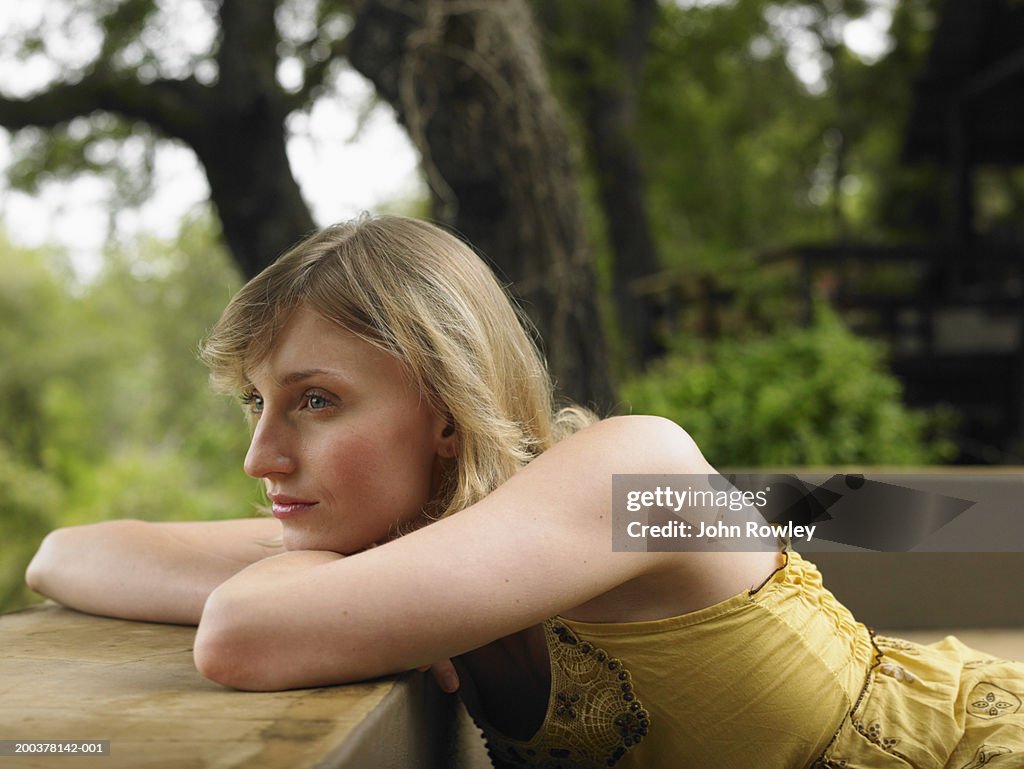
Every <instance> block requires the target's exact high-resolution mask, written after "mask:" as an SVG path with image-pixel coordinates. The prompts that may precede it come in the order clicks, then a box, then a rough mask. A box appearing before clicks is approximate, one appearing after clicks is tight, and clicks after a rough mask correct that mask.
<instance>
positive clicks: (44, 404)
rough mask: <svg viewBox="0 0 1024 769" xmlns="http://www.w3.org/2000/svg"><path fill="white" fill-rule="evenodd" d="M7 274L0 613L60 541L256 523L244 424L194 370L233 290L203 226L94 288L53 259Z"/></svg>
mask: <svg viewBox="0 0 1024 769" xmlns="http://www.w3.org/2000/svg"><path fill="white" fill-rule="evenodd" d="M0 270H2V272H3V274H4V276H5V279H4V281H3V282H2V283H0V360H2V361H3V365H2V367H0V499H3V500H4V503H3V504H4V508H3V516H2V517H0V521H2V523H0V527H2V528H0V534H2V536H3V537H4V542H5V547H4V551H3V557H2V559H0V610H3V609H4V608H10V607H11V606H12V605H17V604H19V603H21V602H22V601H23V600H24V598H25V594H24V592H23V590H22V588H21V580H22V576H21V575H22V573H23V571H24V568H25V566H26V564H27V562H28V559H29V557H30V556H31V554H32V552H34V550H35V548H36V547H37V546H38V544H39V540H40V539H41V538H42V536H43V535H44V534H45V532H46V531H47V530H49V529H52V528H54V527H55V526H60V525H69V524H77V523H86V522H92V521H98V520H104V519H109V518H121V517H132V518H142V519H149V520H167V519H181V520H184V519H192V520H194V519H212V518H228V517H235V516H239V515H246V514H251V512H252V505H253V504H254V503H255V502H256V493H255V490H256V485H255V483H254V482H253V481H252V480H251V479H249V478H247V477H246V476H245V475H244V473H243V472H242V470H241V458H242V456H243V455H244V452H245V445H246V440H247V432H246V428H245V426H244V425H245V422H244V419H243V418H242V416H241V412H240V410H239V409H238V407H237V404H234V403H231V402H230V399H225V398H222V397H219V396H216V395H214V394H213V393H212V392H210V390H209V388H208V386H207V382H206V378H207V374H206V370H205V368H204V367H203V365H202V364H201V363H200V362H199V361H198V359H197V357H196V349H197V344H198V342H199V340H200V338H201V337H202V336H203V334H204V333H205V332H206V330H207V329H208V328H209V326H210V325H212V323H213V322H214V321H215V320H216V318H217V316H218V315H219V313H220V311H221V309H222V308H223V306H224V304H225V303H226V302H227V299H228V298H229V297H230V295H231V293H232V292H233V290H234V289H235V288H236V287H237V285H238V282H239V280H238V277H237V275H236V274H235V272H234V270H233V268H232V267H231V266H230V264H229V261H228V259H227V257H226V255H225V254H224V252H223V250H222V249H221V248H220V246H218V245H217V244H216V234H215V232H213V231H211V227H210V226H209V223H208V222H206V221H200V222H190V223H186V224H185V226H184V227H183V229H182V231H181V234H180V236H179V238H178V239H177V241H175V242H161V241H158V240H155V239H144V240H140V241H139V242H136V243H131V244H125V245H122V246H120V247H116V248H112V249H111V250H110V253H108V255H107V260H106V264H105V267H104V269H103V271H102V272H101V274H100V275H99V276H98V277H97V278H96V279H95V281H93V282H91V283H89V284H86V285H82V284H81V283H80V282H78V281H77V280H76V279H75V277H74V275H73V273H71V272H70V271H69V270H68V269H66V268H61V267H60V266H59V260H57V259H56V258H55V257H54V255H53V254H50V253H47V252H46V251H45V250H25V249H17V248H14V247H12V246H10V245H9V244H2V243H0Z"/></svg>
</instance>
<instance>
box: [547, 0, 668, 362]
mask: <svg viewBox="0 0 1024 769" xmlns="http://www.w3.org/2000/svg"><path fill="white" fill-rule="evenodd" d="M537 8H538V12H539V13H540V14H541V16H540V18H541V19H542V23H543V24H544V27H545V29H548V30H551V31H553V32H554V33H556V34H557V35H558V36H559V37H562V38H564V39H568V40H581V39H582V44H576V45H566V46H563V47H562V49H558V48H555V49H554V50H553V51H552V53H553V55H554V56H559V58H558V59H556V60H555V61H556V63H557V65H558V66H559V67H560V68H561V69H563V70H565V71H567V72H570V73H571V74H572V86H571V88H570V89H569V91H570V93H569V94H567V98H568V100H569V101H570V103H571V104H572V106H573V110H574V111H575V112H576V113H577V114H578V115H579V116H580V120H581V126H580V128H581V133H582V136H583V139H584V141H585V142H586V144H587V155H588V158H589V160H590V164H591V167H592V168H593V172H594V176H595V181H596V182H597V193H598V198H599V202H600V205H601V211H602V213H603V214H604V220H605V223H606V225H607V228H608V241H609V243H610V245H611V251H612V296H613V298H614V299H615V309H616V312H617V315H618V321H619V324H618V325H619V328H620V329H621V331H622V336H623V339H622V342H623V344H622V348H623V349H622V356H623V358H624V361H623V362H624V363H625V364H626V365H636V364H638V363H641V362H642V361H644V360H646V359H648V358H650V357H652V355H653V354H654V352H655V348H654V347H653V346H652V341H653V340H652V337H651V333H650V329H649V328H648V325H649V323H648V319H646V318H644V317H643V314H642V310H643V308H642V307H641V302H640V300H639V298H638V297H637V296H636V295H635V294H634V293H633V292H632V291H631V289H630V286H631V284H632V283H633V282H634V281H635V280H636V279H637V278H640V277H643V276H645V275H650V274H651V273H654V272H657V271H658V269H659V268H660V261H659V259H658V252H657V246H656V245H655V242H654V235H653V233H652V232H651V225H650V217H649V216H648V207H647V178H646V175H645V173H644V168H643V161H642V159H641V155H640V150H639V148H638V146H637V140H636V135H635V134H636V124H637V111H638V104H637V101H638V99H639V94H640V88H641V85H642V82H643V71H644V66H645V64H646V61H647V51H648V48H649V46H650V35H651V28H652V26H653V25H654V22H655V20H656V18H657V14H658V3H657V0H619V2H617V3H612V4H609V3H604V4H601V5H600V6H596V7H595V6H593V5H591V4H589V3H583V4H579V3H575V4H573V3H565V4H559V3H551V2H545V1H544V0H538V2H537ZM565 51H568V52H569V53H565ZM595 62H596V65H595Z"/></svg>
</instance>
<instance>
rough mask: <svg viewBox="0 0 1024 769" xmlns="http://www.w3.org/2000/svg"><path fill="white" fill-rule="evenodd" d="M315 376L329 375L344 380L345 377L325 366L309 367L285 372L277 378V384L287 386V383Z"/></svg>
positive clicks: (290, 383)
mask: <svg viewBox="0 0 1024 769" xmlns="http://www.w3.org/2000/svg"><path fill="white" fill-rule="evenodd" d="M316 376H329V377H332V378H334V379H340V380H342V381H345V377H344V376H342V375H341V372H339V371H331V370H330V369H325V368H311V369H305V370H303V371H293V372H292V373H290V374H285V375H284V376H283V377H281V378H280V379H278V380H277V384H278V385H279V386H281V387H287V386H288V385H292V384H295V383H297V382H303V381H305V380H307V379H311V378H312V377H316Z"/></svg>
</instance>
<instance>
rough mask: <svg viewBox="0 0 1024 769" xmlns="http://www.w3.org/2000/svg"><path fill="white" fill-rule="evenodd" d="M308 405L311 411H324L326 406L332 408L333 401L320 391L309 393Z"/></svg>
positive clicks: (307, 397)
mask: <svg viewBox="0 0 1024 769" xmlns="http://www.w3.org/2000/svg"><path fill="white" fill-rule="evenodd" d="M306 405H307V406H308V407H309V410H310V411H323V410H324V409H326V408H330V406H331V402H330V401H329V400H328V399H327V398H326V397H324V396H323V395H320V394H318V393H309V394H308V395H307V396H306Z"/></svg>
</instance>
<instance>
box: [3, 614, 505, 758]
mask: <svg viewBox="0 0 1024 769" xmlns="http://www.w3.org/2000/svg"><path fill="white" fill-rule="evenodd" d="M194 637H195V628H190V627H179V626H175V625H157V624H149V623H143V622H125V621H121V620H113V619H106V618H101V617H93V616H90V615H87V614H80V613H78V612H74V611H70V610H67V609H62V608H59V607H57V606H54V605H52V604H48V605H43V606H38V607H33V608H30V609H26V610H24V611H20V612H15V613H13V614H8V615H4V616H2V617H0V691H2V692H3V698H2V699H0V740H7V741H9V740H18V741H25V742H28V741H43V742H48V741H57V740H88V741H97V740H109V754H106V755H88V754H76V755H74V756H72V755H46V754H45V753H19V754H17V755H15V756H13V757H12V756H3V757H0V765H3V766H11V767H18V769H49V767H65V768H66V767H72V766H73V767H76V768H78V767H90V766H97V767H104V769H164V768H166V769H236V768H237V769H242V767H244V768H245V769H284V768H285V767H287V769H313V767H316V768H317V769H340V768H342V767H355V768H356V769H362V768H363V767H398V766H401V767H409V768H410V769H418V768H422V769H426V768H428V767H429V768H430V769H442V768H446V767H458V768H460V769H471V768H472V767H483V766H487V765H488V764H487V763H486V755H485V754H484V752H483V743H482V740H481V739H480V733H479V731H476V730H475V728H474V727H473V726H472V723H471V722H469V721H468V716H465V711H463V710H462V709H461V706H460V705H459V704H458V700H457V699H456V698H455V697H453V696H450V695H444V694H442V693H441V692H440V690H439V689H438V688H437V687H436V686H434V684H433V682H432V681H429V680H427V678H426V676H425V675H422V674H410V675H408V676H403V677H399V678H388V679H382V680H378V681H372V682H369V683H361V684H350V685H346V686H332V687H325V688H320V689H299V690H294V691H286V692H269V693H263V692H258V693H253V692H238V691H232V690H229V689H225V688H224V687H222V686H219V685H217V684H215V683H212V682H210V681H207V680H206V679H204V678H203V677H202V676H200V675H199V673H198V672H196V669H195V666H194V665H193V664H192V641H193V638H194ZM5 762H6V763H5Z"/></svg>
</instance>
